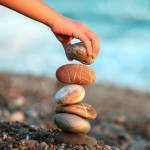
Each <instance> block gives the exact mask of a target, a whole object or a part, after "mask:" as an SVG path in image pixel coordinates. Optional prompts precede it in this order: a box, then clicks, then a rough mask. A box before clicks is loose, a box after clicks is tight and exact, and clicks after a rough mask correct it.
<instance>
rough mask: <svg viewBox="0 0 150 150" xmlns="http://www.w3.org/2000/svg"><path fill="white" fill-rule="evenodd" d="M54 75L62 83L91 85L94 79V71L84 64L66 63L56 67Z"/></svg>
mask: <svg viewBox="0 0 150 150" xmlns="http://www.w3.org/2000/svg"><path fill="white" fill-rule="evenodd" d="M56 77H57V79H58V80H59V81H60V82H62V83H64V84H79V85H91V84H93V83H94V82H95V80H96V73H95V71H94V70H93V69H92V68H90V67H88V66H86V65H82V64H67V65H63V66H61V67H60V68H58V69H57V71H56Z"/></svg>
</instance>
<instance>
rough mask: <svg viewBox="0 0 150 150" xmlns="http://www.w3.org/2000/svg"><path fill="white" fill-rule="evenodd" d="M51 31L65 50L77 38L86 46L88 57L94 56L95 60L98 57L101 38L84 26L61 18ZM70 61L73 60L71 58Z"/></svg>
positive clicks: (55, 22)
mask: <svg viewBox="0 0 150 150" xmlns="http://www.w3.org/2000/svg"><path fill="white" fill-rule="evenodd" d="M51 30H52V31H53V33H54V34H55V36H56V37H57V39H58V40H59V41H60V42H61V43H62V45H63V46H64V49H66V47H67V46H68V45H70V44H71V40H72V39H73V38H76V39H79V40H81V41H82V42H83V43H84V44H85V46H86V48H87V54H88V55H92V56H93V57H94V58H95V57H96V56H97V55H98V52H99V38H98V36H97V35H96V34H95V33H94V32H92V31H91V30H90V29H89V28H88V27H87V26H85V25H84V24H82V23H80V22H76V21H73V20H71V19H68V18H66V17H63V16H60V17H58V18H57V19H56V20H55V21H54V22H53V24H52V25H51ZM67 57H68V56H67ZM68 59H69V60H71V58H68Z"/></svg>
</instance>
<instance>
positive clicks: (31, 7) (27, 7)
mask: <svg viewBox="0 0 150 150" xmlns="http://www.w3.org/2000/svg"><path fill="white" fill-rule="evenodd" d="M0 4H1V5H3V6H6V7H8V8H10V9H12V10H15V11H17V12H19V13H21V14H23V15H25V16H27V17H30V18H32V19H34V20H37V21H39V22H42V23H44V24H46V25H47V26H49V27H50V28H51V30H52V31H53V32H54V34H55V36H56V37H57V39H58V40H59V41H60V42H61V43H62V45H63V46H64V49H65V48H66V47H67V46H68V45H70V44H71V40H72V39H73V38H77V39H79V40H81V41H82V42H83V43H84V44H85V46H86V49H87V54H88V55H92V56H93V57H96V56H97V55H98V52H99V38H98V37H97V35H96V34H95V33H94V32H92V31H91V30H90V29H89V28H88V27H86V26H85V25H84V24H82V23H79V22H76V21H73V20H71V19H68V18H66V17H64V16H62V15H60V14H59V13H57V12H56V11H55V10H54V9H52V8H51V7H50V6H48V5H46V4H45V3H43V2H42V1H39V0H26V1H25V0H0ZM68 59H70V58H68Z"/></svg>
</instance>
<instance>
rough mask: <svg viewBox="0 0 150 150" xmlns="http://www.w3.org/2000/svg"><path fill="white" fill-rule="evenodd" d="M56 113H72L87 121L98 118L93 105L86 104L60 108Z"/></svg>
mask: <svg viewBox="0 0 150 150" xmlns="http://www.w3.org/2000/svg"><path fill="white" fill-rule="evenodd" d="M56 113H71V114H75V115H78V116H81V117H83V118H86V119H95V118H96V116H97V113H96V110H95V109H94V108H93V107H92V106H91V105H89V104H86V103H77V104H73V105H67V106H58V107H57V108H56Z"/></svg>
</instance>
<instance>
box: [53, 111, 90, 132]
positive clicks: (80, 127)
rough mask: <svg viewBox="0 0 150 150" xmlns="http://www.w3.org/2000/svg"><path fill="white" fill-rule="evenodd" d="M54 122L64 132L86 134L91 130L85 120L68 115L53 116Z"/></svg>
mask: <svg viewBox="0 0 150 150" xmlns="http://www.w3.org/2000/svg"><path fill="white" fill-rule="evenodd" d="M54 122H55V124H56V125H57V126H58V127H59V128H60V129H62V130H63V131H66V132H72V133H82V134H86V133H87V132H89V131H90V129H91V126H90V123H89V122H88V121H87V120H86V119H84V118H81V117H79V116H76V115H73V114H68V113H58V114H55V115H54Z"/></svg>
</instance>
